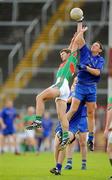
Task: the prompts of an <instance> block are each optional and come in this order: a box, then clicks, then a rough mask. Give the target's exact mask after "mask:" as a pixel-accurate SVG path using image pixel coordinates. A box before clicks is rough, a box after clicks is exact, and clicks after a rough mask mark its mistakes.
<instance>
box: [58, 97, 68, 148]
mask: <svg viewBox="0 0 112 180" xmlns="http://www.w3.org/2000/svg"><path fill="white" fill-rule="evenodd" d="M66 108H67V106H66V101H64V100H62V99H57V100H56V109H57V114H58V119H59V120H60V122H61V125H62V130H63V136H62V143H63V144H62V143H61V146H62V148H64V147H66V145H67V143H68V141H69V133H68V128H69V122H68V120H67V118H66Z"/></svg>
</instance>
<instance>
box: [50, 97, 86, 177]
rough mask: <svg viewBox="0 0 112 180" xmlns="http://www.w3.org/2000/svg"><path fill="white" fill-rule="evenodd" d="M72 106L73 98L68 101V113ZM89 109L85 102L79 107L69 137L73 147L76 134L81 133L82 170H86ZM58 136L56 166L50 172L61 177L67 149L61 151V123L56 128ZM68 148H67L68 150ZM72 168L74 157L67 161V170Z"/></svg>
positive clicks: (70, 124)
mask: <svg viewBox="0 0 112 180" xmlns="http://www.w3.org/2000/svg"><path fill="white" fill-rule="evenodd" d="M70 105H71V97H70V98H69V100H68V103H67V111H68V110H69V108H70ZM87 131H88V128H87V109H86V106H85V102H84V101H82V102H81V103H80V105H79V108H78V110H77V112H76V113H74V115H73V117H72V118H71V120H70V122H69V137H70V142H69V145H68V147H69V146H71V143H73V142H74V140H75V134H76V133H79V138H80V139H79V141H80V145H81V146H80V147H81V153H82V168H81V169H86V154H87V144H86V135H87ZM55 132H56V136H55V143H54V154H55V162H56V166H55V168H52V169H51V170H50V172H51V173H53V174H55V175H61V169H62V163H63V160H64V157H65V149H64V150H63V151H62V149H60V144H61V141H62V127H61V124H60V122H59V124H58V126H57V127H56V130H55ZM68 147H67V148H68ZM71 168H72V157H70V158H68V159H67V166H66V169H71Z"/></svg>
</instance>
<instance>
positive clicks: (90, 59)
mask: <svg viewBox="0 0 112 180" xmlns="http://www.w3.org/2000/svg"><path fill="white" fill-rule="evenodd" d="M80 64H85V65H87V66H89V67H91V68H94V69H99V70H102V69H103V66H104V58H103V57H102V56H100V55H96V56H93V55H92V52H91V51H90V49H89V48H88V47H87V45H86V44H85V45H84V46H83V47H82V48H81V49H80ZM77 77H78V82H79V83H81V84H88V85H89V84H94V83H97V82H98V81H99V80H100V75H99V76H94V75H92V74H90V73H89V72H87V71H85V70H79V71H78V74H77Z"/></svg>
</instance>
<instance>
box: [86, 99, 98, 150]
mask: <svg viewBox="0 0 112 180" xmlns="http://www.w3.org/2000/svg"><path fill="white" fill-rule="evenodd" d="M86 105H87V115H88V129H89V135H88V147H89V149H90V151H93V150H94V147H93V146H94V145H93V139H94V128H95V107H96V102H86Z"/></svg>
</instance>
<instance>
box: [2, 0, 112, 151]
mask: <svg viewBox="0 0 112 180" xmlns="http://www.w3.org/2000/svg"><path fill="white" fill-rule="evenodd" d="M72 7H80V8H82V9H83V11H84V17H85V21H84V24H86V25H87V26H88V28H89V30H88V32H87V33H86V37H85V38H86V41H87V43H88V44H89V45H91V43H92V42H93V41H96V40H100V41H101V42H102V44H103V46H104V53H103V55H104V57H105V60H106V61H105V68H104V70H103V73H102V78H101V81H100V83H99V85H98V99H97V105H98V107H97V110H96V136H97V138H96V149H97V150H105V140H104V138H103V130H104V126H105V116H106V114H105V112H106V106H107V96H108V95H107V94H111V91H112V79H111V76H112V68H111V67H112V63H111V62H112V49H111V48H112V33H111V32H112V1H111V0H110V1H108V0H85V1H84V0H78V1H76V0H1V1H0V12H1V13H0V14H1V16H0V108H2V107H3V106H4V102H5V99H6V98H7V97H10V98H11V99H12V100H14V106H15V107H16V108H17V110H18V113H20V112H21V111H22V112H23V113H25V112H26V108H27V107H28V106H30V105H34V106H35V97H36V94H38V93H39V92H41V91H42V90H43V89H45V88H46V87H48V86H49V85H51V84H53V82H54V81H55V73H56V70H57V67H58V65H59V63H60V58H59V51H60V50H61V49H62V48H64V47H67V46H68V44H69V42H70V39H71V37H72V35H73V33H74V30H75V28H76V23H75V22H74V21H72V20H70V18H69V11H70V9H71V8H72ZM108 62H109V63H108ZM108 67H109V69H108ZM108 75H109V76H108ZM108 87H109V88H108ZM46 109H47V110H48V111H49V112H50V113H51V117H52V119H53V122H54V124H55V123H56V121H57V115H56V110H55V103H53V102H52V101H51V102H49V103H47V104H46Z"/></svg>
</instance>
